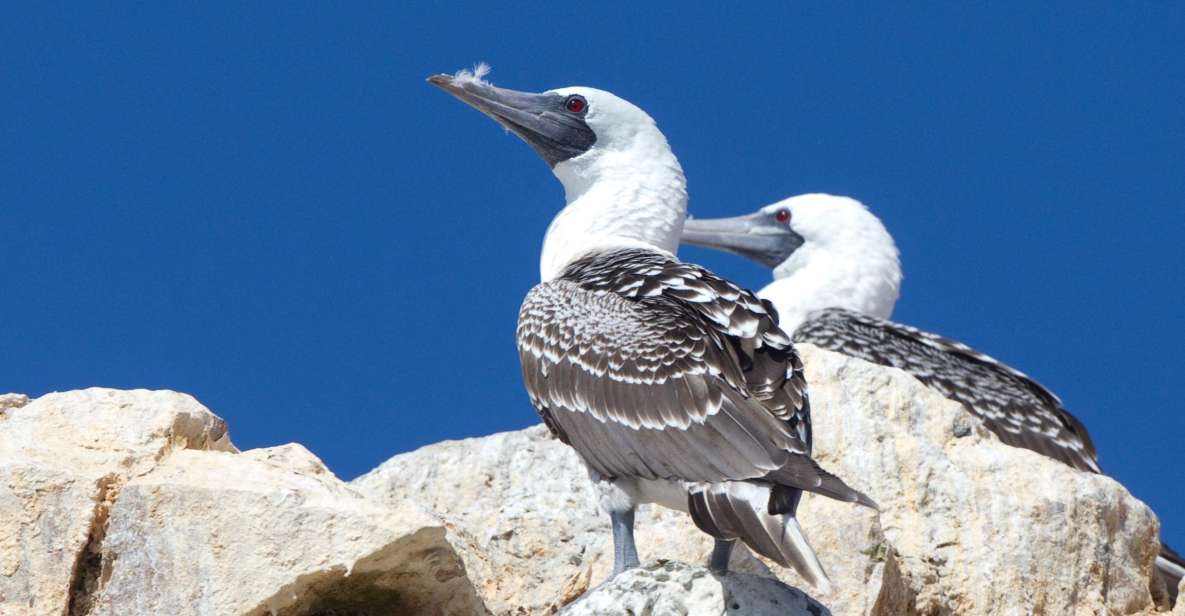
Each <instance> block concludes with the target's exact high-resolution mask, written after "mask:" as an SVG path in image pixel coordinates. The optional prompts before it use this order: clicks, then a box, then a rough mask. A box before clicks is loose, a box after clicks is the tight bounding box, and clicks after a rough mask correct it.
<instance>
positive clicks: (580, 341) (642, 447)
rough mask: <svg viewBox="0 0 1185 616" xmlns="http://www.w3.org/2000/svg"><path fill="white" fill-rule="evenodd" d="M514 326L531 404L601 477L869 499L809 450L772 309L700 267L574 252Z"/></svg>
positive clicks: (795, 360)
mask: <svg viewBox="0 0 1185 616" xmlns="http://www.w3.org/2000/svg"><path fill="white" fill-rule="evenodd" d="M517 339H518V348H519V355H520V359H521V361H522V368H523V377H524V378H523V381H524V383H525V384H526V386H527V389H528V392H529V394H530V397H531V401H532V403H533V404H534V405H535V407H536V408H537V409H538V410H539V412H540V415H541V416H542V417H543V418H544V421H545V423H547V425H548V426H549V427H550V428H551V429H552V431H553V432H555V433H556V434H557V436H559V437H560V438H561V439H564V440H565V442H567V443H568V444H570V445H571V446H572V447H574V448H575V449H576V450H577V452H579V453H580V455H581V456H582V457H583V458H584V460H585V462H586V463H587V464H588V465H589V466H590V467H591V468H592V469H593V470H594V471H596V472H597V473H598V474H599V475H601V476H604V477H607V478H612V477H619V476H628V477H640V478H645V479H668V480H678V481H684V482H699V483H713V482H721V481H754V482H758V483H763V484H765V485H769V484H776V485H784V486H786V487H787V488H801V489H808V490H816V491H820V492H823V493H826V494H828V495H832V496H836V497H838V498H843V499H844V500H853V501H859V502H867V503H871V500H869V499H867V497H864V496H863V495H861V494H859V493H858V492H856V491H855V490H852V489H851V488H849V487H847V486H846V485H844V484H843V482H842V481H840V480H839V479H838V478H835V477H834V476H832V475H830V474H829V473H827V472H826V471H824V470H823V469H821V468H819V467H818V465H817V464H814V462H813V461H811V460H810V458H809V453H810V429H809V423H810V414H809V413H810V411H809V399H808V397H807V394H806V381H805V378H804V376H803V373H802V362H801V361H800V360H799V357H798V355H797V353H796V352H795V350H794V348H793V345H792V344H791V342H790V339H789V337H788V336H786V335H785V333H784V332H782V331H781V330H780V329H779V328H778V325H777V314H776V312H774V311H773V309H772V307H771V306H770V305H769V304H768V302H763V301H762V300H760V299H758V298H757V297H756V296H754V295H753V294H752V293H751V292H749V291H745V290H742V289H740V288H738V287H736V286H734V285H732V284H731V283H728V282H727V281H725V280H723V279H721V278H719V277H716V276H714V275H713V274H711V273H710V272H708V271H707V270H704V269H703V268H700V267H698V266H694V265H690V264H685V263H681V262H679V261H677V260H675V259H673V258H672V257H670V256H669V255H665V254H662V253H657V252H652V251H644V250H622V251H613V252H609V253H601V254H598V255H593V256H590V257H588V258H586V259H582V260H579V261H577V262H576V263H574V264H573V265H571V266H569V267H568V268H567V269H566V270H565V272H564V273H563V274H561V276H560V277H559V278H558V279H556V280H553V281H551V282H547V283H544V284H541V285H539V286H537V287H535V288H534V289H532V291H531V292H530V293H529V294H528V295H527V298H526V299H525V300H524V302H523V307H522V310H521V311H520V316H519V326H518V334H517ZM803 460H806V462H804V461H803ZM840 486H842V487H840ZM857 495H858V496H857ZM783 500H785V499H783ZM791 500H794V502H796V499H791Z"/></svg>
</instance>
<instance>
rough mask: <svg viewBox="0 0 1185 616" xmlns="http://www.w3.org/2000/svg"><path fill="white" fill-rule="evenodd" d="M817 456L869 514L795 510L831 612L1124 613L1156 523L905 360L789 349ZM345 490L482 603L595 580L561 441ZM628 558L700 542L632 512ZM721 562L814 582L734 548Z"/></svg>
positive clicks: (675, 520) (414, 460) (447, 447)
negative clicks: (873, 507) (994, 425)
mask: <svg viewBox="0 0 1185 616" xmlns="http://www.w3.org/2000/svg"><path fill="white" fill-rule="evenodd" d="M801 350H802V352H803V354H804V360H805V363H806V366H807V377H808V381H809V383H810V388H811V400H812V405H813V410H814V422H815V438H816V442H815V452H816V457H817V458H818V459H819V460H820V461H821V463H822V464H823V465H824V466H825V467H826V468H828V469H830V470H832V471H833V472H835V473H836V474H838V475H840V476H841V477H844V478H845V479H846V480H848V481H849V483H851V484H852V485H854V486H855V487H857V488H859V489H861V490H864V491H866V492H867V493H868V494H870V495H871V496H872V497H873V498H874V499H875V500H877V501H878V503H879V504H880V505H881V508H882V511H881V513H880V514H877V513H876V512H873V511H870V510H867V509H864V508H860V507H856V506H853V505H851V504H848V503H837V502H835V501H832V500H829V499H827V498H823V497H815V496H813V495H808V497H807V498H805V499H804V502H803V505H802V508H801V509H800V515H799V517H800V519H801V521H802V525H803V527H804V528H805V529H806V533H807V535H808V537H809V538H810V540H811V542H812V544H813V545H814V546H815V548H816V550H817V551H818V552H819V556H820V559H821V560H822V562H823V564H824V566H825V567H826V568H827V570H828V572H829V573H830V576H831V579H832V586H833V590H832V594H831V595H830V596H819V595H816V598H817V599H819V600H820V601H821V602H822V603H824V604H825V605H827V606H828V607H829V608H830V609H831V610H832V611H833V612H834V613H836V614H870V613H871V614H881V615H890V614H911V613H913V614H1030V613H1044V614H1093V613H1110V614H1137V613H1145V612H1148V611H1150V610H1153V609H1154V606H1153V604H1152V597H1151V593H1150V591H1149V586H1150V579H1151V575H1152V563H1153V560H1154V558H1155V553H1156V545H1157V540H1156V536H1157V521H1156V518H1155V516H1153V515H1152V513H1151V512H1150V511H1149V510H1148V508H1147V507H1146V506H1144V504H1143V503H1141V502H1140V501H1138V500H1137V499H1135V498H1133V497H1132V496H1131V495H1130V494H1129V493H1128V492H1127V491H1126V490H1124V489H1123V487H1122V486H1120V485H1119V484H1118V483H1116V482H1115V481H1113V480H1111V479H1109V478H1107V477H1101V476H1096V475H1090V474H1087V473H1082V472H1079V471H1075V470H1073V469H1071V468H1069V467H1067V466H1064V465H1062V464H1060V463H1057V462H1055V461H1052V460H1049V459H1046V458H1044V457H1042V456H1040V455H1039V454H1036V453H1033V452H1030V451H1027V450H1022V449H1017V448H1014V447H1009V446H1006V445H1003V444H1001V443H999V442H998V441H997V440H995V438H994V437H993V436H992V435H991V434H990V433H988V432H987V431H986V430H985V429H983V428H982V427H981V426H979V425H978V422H977V421H976V420H975V419H974V418H973V417H971V416H970V415H969V414H967V413H966V412H965V411H964V410H963V409H962V407H960V406H959V405H958V404H955V403H953V402H950V401H948V400H946V399H945V398H943V397H942V396H940V395H939V394H937V393H936V392H934V391H932V390H930V389H928V388H926V387H924V386H922V385H921V384H920V383H918V382H917V381H916V380H914V379H913V378H912V377H910V376H908V375H906V374H905V373H903V372H900V371H897V370H893V369H886V368H882V367H879V366H874V365H872V364H868V363H866V362H863V361H860V360H856V359H850V358H847V357H844V356H841V355H837V354H834V353H830V352H827V351H822V350H818V349H815V348H813V347H810V346H808V345H802V348H801ZM354 485H355V486H356V487H358V488H359V489H360V490H363V491H365V492H368V493H370V494H373V495H375V496H377V497H378V498H381V499H383V500H384V501H386V502H388V503H391V504H394V503H398V502H403V501H407V500H411V501H416V502H420V503H422V504H423V505H425V506H426V507H428V508H430V509H431V510H432V511H433V512H434V513H435V514H436V515H438V516H439V517H440V518H441V519H442V520H443V521H444V522H445V523H446V525H447V526H448V527H449V528H450V530H451V531H452V532H453V533H454V534H455V535H456V536H458V537H464V538H466V539H467V540H468V542H469V543H470V544H471V545H472V546H473V547H474V549H473V550H471V551H468V552H466V553H464V554H463V555H462V557H463V558H464V559H465V565H466V568H467V570H468V571H469V572H470V575H471V576H473V579H474V582H475V585H476V586H477V588H478V591H479V592H480V593H481V595H482V597H483V598H484V599H485V603H486V606H487V607H488V608H489V609H490V610H491V611H493V612H494V613H496V614H537V613H543V614H547V613H554V612H555V611H557V610H558V609H559V608H560V607H562V606H563V605H564V604H566V603H568V602H571V601H572V600H574V599H575V598H577V597H579V596H580V595H581V594H583V593H584V592H586V591H587V590H588V589H589V588H590V587H592V586H596V585H597V584H600V583H601V582H602V581H603V580H605V579H606V577H607V575H608V572H609V569H610V567H611V564H612V554H611V551H610V541H609V531H608V520H607V516H604V515H603V514H601V513H600V512H598V511H597V507H596V504H595V499H594V497H593V495H592V491H591V488H590V486H589V484H588V480H587V476H586V473H585V471H584V469H583V466H582V465H581V463H580V462H579V460H578V458H577V456H576V455H575V453H574V452H573V451H572V450H571V449H570V448H568V447H566V446H564V445H562V444H561V443H559V442H557V441H555V440H552V439H551V438H550V437H549V436H548V435H547V432H546V430H545V429H544V428H542V427H541V426H536V427H534V428H529V429H527V430H523V431H520V432H513V433H505V434H497V435H493V436H490V437H486V438H482V439H469V440H464V441H452V442H444V443H438V444H435V445H431V446H428V447H425V448H423V449H420V450H417V451H415V452H411V453H408V454H402V455H399V456H396V457H394V458H392V459H391V460H389V461H387V462H386V463H384V464H383V465H382V466H380V467H379V468H377V469H375V470H374V471H372V472H371V473H369V474H367V475H365V476H363V477H360V478H358V479H357V480H355V482H354ZM637 535H638V544H639V550H640V552H641V556H642V558H643V560H644V561H646V560H648V559H654V558H664V559H678V560H682V561H688V562H703V560H704V559H706V557H707V554H708V552H709V550H710V539H709V538H708V537H707V536H706V535H704V534H703V533H701V532H700V531H698V530H697V529H696V528H695V527H694V525H693V524H692V523H691V521H690V519H689V518H688V517H687V516H686V515H684V514H680V513H677V512H671V511H668V510H665V509H661V508H651V507H643V508H642V510H640V511H639V514H638V516H637ZM733 566H734V569H736V570H737V571H740V572H750V573H755V574H758V575H766V576H776V577H778V578H779V579H781V580H783V581H785V582H787V583H789V584H791V585H797V586H801V587H803V588H804V589H806V590H808V591H811V592H813V590H812V589H810V587H809V586H807V585H805V583H804V582H802V581H801V580H800V579H798V578H797V576H795V575H794V573H793V572H792V571H788V570H784V569H782V568H780V567H777V566H776V565H773V566H772V568H771V567H768V566H767V565H766V564H765V563H763V562H762V561H760V560H758V559H757V558H754V557H753V556H752V555H751V554H749V553H748V552H747V550H745V549H743V548H738V549H737V553H736V554H734V557H733Z"/></svg>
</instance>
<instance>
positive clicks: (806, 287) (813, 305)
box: [758, 228, 901, 332]
mask: <svg viewBox="0 0 1185 616" xmlns="http://www.w3.org/2000/svg"><path fill="white" fill-rule="evenodd" d="M874 231H875V230H874ZM774 277H775V280H774V281H773V282H772V283H770V284H769V285H767V286H766V287H765V288H764V289H762V290H761V291H760V292H759V293H758V295H759V296H761V297H763V298H765V299H768V300H769V301H771V302H773V304H774V307H776V308H777V309H778V316H779V320H780V325H781V327H782V329H783V330H785V331H787V332H793V331H794V330H795V329H797V328H798V326H799V325H801V324H802V322H803V321H804V320H806V317H807V315H809V314H810V313H812V312H814V311H816V310H821V309H823V308H846V309H848V310H854V311H856V312H860V313H863V314H866V315H869V316H871V317H875V318H878V319H887V318H889V316H890V315H891V314H892V313H893V306H894V305H896V303H897V298H898V296H899V295H900V289H901V263H900V261H899V259H898V254H897V246H896V245H895V244H894V243H893V238H892V237H891V236H889V235H888V232H885V231H883V228H881V230H880V232H879V233H874V232H870V233H868V234H867V235H866V236H865V237H862V238H859V239H856V238H848V239H847V240H846V241H839V242H832V243H830V244H828V245H820V244H812V242H811V241H810V240H809V239H808V240H807V242H806V243H804V244H803V245H802V246H801V247H800V248H799V249H798V250H796V251H794V254H793V255H791V256H790V258H789V259H787V260H786V262H784V263H783V264H781V265H779V266H778V267H777V268H775V269H774Z"/></svg>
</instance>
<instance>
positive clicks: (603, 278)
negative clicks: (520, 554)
mask: <svg viewBox="0 0 1185 616" xmlns="http://www.w3.org/2000/svg"><path fill="white" fill-rule="evenodd" d="M481 76H482V75H481V72H480V71H478V72H476V73H469V72H465V73H461V74H459V75H452V76H450V75H436V76H433V77H431V78H430V79H429V81H430V82H431V83H433V84H434V85H436V86H438V87H440V88H441V89H443V90H445V91H446V92H448V93H449V94H451V95H453V96H455V97H457V98H458V99H460V100H461V101H462V102H464V103H466V104H468V105H470V106H472V107H474V108H476V109H478V110H479V111H481V112H482V113H484V114H486V115H488V116H490V117H491V118H493V119H494V120H496V121H497V122H498V123H500V124H501V125H502V126H504V127H506V128H507V129H509V130H510V131H512V132H514V133H515V134H516V135H518V136H519V137H521V138H522V139H523V140H524V141H526V142H527V143H528V144H530V145H531V147H532V148H534V150H535V151H536V152H537V153H538V154H539V155H540V157H542V158H543V160H544V161H545V162H547V164H548V165H549V166H550V167H551V170H552V172H553V173H554V174H555V175H556V177H557V178H559V180H560V182H561V183H562V184H563V187H564V192H565V199H566V205H565V207H564V208H563V209H562V210H561V211H560V213H559V214H558V215H557V216H556V217H555V218H554V220H552V222H551V225H550V227H549V228H548V230H547V234H546V237H545V239H544V243H543V251H542V256H541V259H540V270H541V274H542V279H543V282H542V283H541V284H539V285H538V286H536V287H535V288H533V289H532V290H531V291H530V293H528V295H527V297H526V299H525V300H524V301H523V305H522V308H521V311H520V314H519V321H518V330H517V342H518V350H519V357H520V359H521V361H522V370H523V380H524V382H525V385H526V389H527V392H528V394H529V395H530V399H531V402H532V404H534V406H535V408H536V409H537V410H538V412H539V414H540V416H541V417H542V419H543V421H544V422H545V423H546V424H547V426H548V428H550V430H551V432H552V434H554V435H555V436H556V437H557V438H558V439H560V440H561V441H563V442H564V443H566V444H568V445H570V446H572V447H573V448H574V449H575V450H576V451H577V453H579V455H580V457H581V458H582V459H583V460H584V462H585V464H586V465H587V466H588V469H589V474H590V476H591V477H592V478H593V480H594V482H595V484H596V487H597V490H598V493H599V494H600V503H601V506H602V507H603V508H604V509H605V510H607V511H608V513H609V515H610V519H611V522H612V530H613V539H614V568H613V570H614V574H616V573H620V572H621V571H623V570H625V569H627V568H630V567H634V566H636V565H637V564H638V555H637V550H636V547H635V545H634V539H633V519H634V509H635V507H636V506H637V505H638V504H640V503H645V502H653V503H658V504H660V505H663V506H666V507H670V508H673V509H677V510H681V511H685V512H688V513H689V514H690V515H691V517H692V519H693V520H694V522H695V524H696V525H697V526H698V527H699V528H700V529H701V530H703V531H704V532H706V533H708V534H710V535H712V536H713V537H714V538H715V539H716V547H715V549H714V551H713V554H712V557H711V562H710V564H711V565H712V567H713V568H715V569H718V570H724V569H726V568H727V564H728V560H729V555H730V553H731V549H732V546H733V544H734V542H735V540H737V539H740V540H741V541H743V542H744V543H746V544H747V545H748V546H749V547H750V548H751V549H753V550H754V551H756V552H758V553H760V554H763V555H765V556H767V557H769V558H770V559H772V560H774V561H776V562H778V563H779V564H782V565H783V566H793V567H794V568H795V569H796V570H797V571H798V572H799V573H800V574H801V575H802V576H803V578H804V579H806V580H807V581H808V582H810V583H811V584H813V585H815V586H816V587H817V588H820V589H823V590H825V589H826V584H827V578H826V574H825V572H824V570H823V567H822V565H821V564H820V563H819V561H818V558H817V557H816V556H815V554H814V551H813V550H812V549H811V547H810V545H809V544H808V543H807V541H806V538H805V536H804V535H803V532H802V529H801V528H800V527H799V525H798V522H797V521H796V520H795V517H794V515H795V511H796V509H797V507H798V504H799V500H800V497H801V491H802V490H809V491H813V492H817V493H820V494H824V495H827V496H830V497H833V498H837V499H840V500H844V501H851V502H859V503H862V504H865V505H868V506H874V505H873V502H872V501H871V499H869V498H868V497H867V496H865V495H864V494H862V493H860V492H858V491H856V490H854V489H852V488H851V487H849V486H848V485H846V484H845V483H844V482H843V481H842V480H840V479H839V478H838V477H836V476H834V475H832V474H830V473H828V472H827V471H825V470H823V469H822V468H820V467H819V465H818V464H817V463H815V461H814V460H813V459H812V458H811V455H810V454H811V426H810V403H809V398H808V395H807V387H806V381H805V378H804V376H803V372H802V364H801V362H800V361H799V358H798V354H797V353H796V352H795V350H794V347H793V345H792V344H791V342H790V338H789V336H787V335H786V334H785V333H784V332H783V331H782V329H781V328H779V327H778V325H777V321H776V317H775V316H774V314H773V313H772V310H771V309H770V307H769V305H768V303H766V302H764V301H762V300H760V299H758V298H757V297H756V296H755V295H754V294H753V293H751V292H750V291H747V290H745V289H743V288H740V287H738V286H737V285H734V284H732V283H731V282H729V281H727V280H724V279H722V278H720V277H718V276H716V275H714V274H712V273H711V272H709V271H707V270H705V269H704V268H702V267H700V266H698V265H693V264H690V263H683V262H681V261H679V260H678V259H677V258H676V257H675V255H674V253H675V250H676V248H677V246H678V244H679V238H680V234H681V232H682V227H683V220H684V217H685V215H686V207H687V192H686V183H685V180H684V177H683V171H682V168H681V167H680V165H679V162H678V160H677V159H676V158H675V155H674V153H673V152H672V151H671V148H670V146H669V145H668V144H667V140H666V138H665V137H664V136H663V134H662V133H661V132H660V131H659V130H658V128H657V126H655V123H654V120H653V119H651V118H650V116H648V115H647V114H646V113H645V112H643V111H642V110H641V109H639V108H638V107H636V106H634V105H632V104H630V103H629V102H627V101H625V100H623V99H621V98H619V97H617V96H615V95H613V94H611V93H609V92H605V91H602V90H597V89H594V88H586V87H569V88H561V89H557V90H549V91H547V92H542V93H538V94H535V93H527V92H517V91H513V90H507V89H503V88H498V87H494V86H493V85H491V84H489V83H488V82H486V81H484V80H483V79H481Z"/></svg>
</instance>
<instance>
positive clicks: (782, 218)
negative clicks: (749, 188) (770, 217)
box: [774, 210, 790, 224]
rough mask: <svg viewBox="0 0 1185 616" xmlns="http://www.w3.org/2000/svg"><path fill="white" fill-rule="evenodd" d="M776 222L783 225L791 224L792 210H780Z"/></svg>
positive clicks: (775, 216)
mask: <svg viewBox="0 0 1185 616" xmlns="http://www.w3.org/2000/svg"><path fill="white" fill-rule="evenodd" d="M774 220H776V221H778V222H780V223H783V224H784V223H787V222H790V210H778V213H777V214H774Z"/></svg>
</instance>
